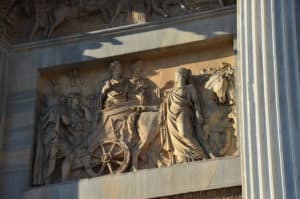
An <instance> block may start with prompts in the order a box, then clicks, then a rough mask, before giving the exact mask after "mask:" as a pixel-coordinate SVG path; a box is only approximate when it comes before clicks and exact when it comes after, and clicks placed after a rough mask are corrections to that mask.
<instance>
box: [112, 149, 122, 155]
mask: <svg viewBox="0 0 300 199" xmlns="http://www.w3.org/2000/svg"><path fill="white" fill-rule="evenodd" d="M123 153H124V152H123V150H122V149H121V150H120V151H117V152H115V153H113V156H119V155H122V154H123Z"/></svg>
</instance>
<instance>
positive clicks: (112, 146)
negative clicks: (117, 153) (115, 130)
mask: <svg viewBox="0 0 300 199" xmlns="http://www.w3.org/2000/svg"><path fill="white" fill-rule="evenodd" d="M115 145H116V143H113V144H112V145H111V147H110V149H109V153H111V152H112V150H114V148H115Z"/></svg>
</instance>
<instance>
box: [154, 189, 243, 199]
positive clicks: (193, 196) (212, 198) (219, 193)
mask: <svg viewBox="0 0 300 199" xmlns="http://www.w3.org/2000/svg"><path fill="white" fill-rule="evenodd" d="M157 199H242V190H241V188H240V187H234V188H226V189H218V190H210V191H201V192H195V193H186V194H181V195H176V196H167V197H161V198H157Z"/></svg>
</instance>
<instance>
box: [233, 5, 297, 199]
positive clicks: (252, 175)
mask: <svg viewBox="0 0 300 199" xmlns="http://www.w3.org/2000/svg"><path fill="white" fill-rule="evenodd" d="M238 2H239V5H238V24H239V28H238V41H239V49H238V50H239V51H238V55H239V68H240V71H239V78H240V79H239V82H240V85H239V89H240V98H239V99H240V106H239V107H240V111H239V112H240V132H241V136H242V139H241V140H242V142H241V149H242V165H243V166H242V167H243V171H242V173H243V189H244V191H243V192H244V198H245V199H266V198H268V199H275V198H276V199H285V198H286V199H292V198H293V199H298V198H300V192H299V190H300V189H299V187H300V176H299V171H300V156H299V151H300V148H299V141H300V134H299V124H300V118H299V114H300V105H299V100H300V88H299V86H300V80H299V52H298V49H299V48H298V46H297V37H298V35H297V30H296V20H297V19H296V9H295V8H296V1H295V0H266V1H259V0H252V1H238Z"/></svg>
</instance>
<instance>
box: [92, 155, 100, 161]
mask: <svg viewBox="0 0 300 199" xmlns="http://www.w3.org/2000/svg"><path fill="white" fill-rule="evenodd" d="M92 157H93V158H96V159H97V160H102V158H101V157H99V156H96V155H92Z"/></svg>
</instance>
